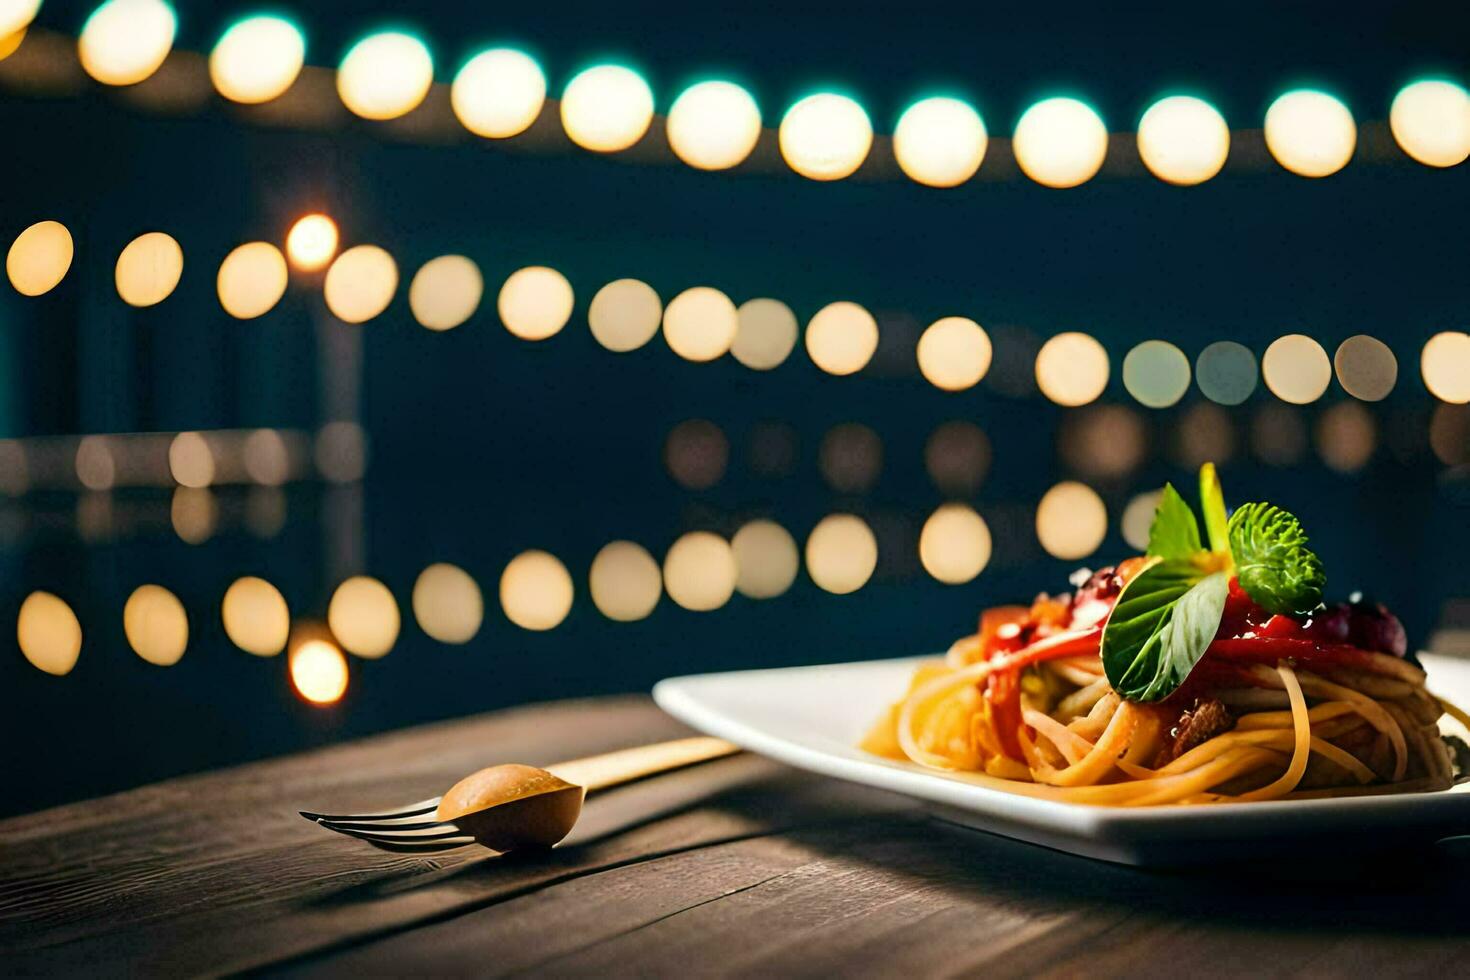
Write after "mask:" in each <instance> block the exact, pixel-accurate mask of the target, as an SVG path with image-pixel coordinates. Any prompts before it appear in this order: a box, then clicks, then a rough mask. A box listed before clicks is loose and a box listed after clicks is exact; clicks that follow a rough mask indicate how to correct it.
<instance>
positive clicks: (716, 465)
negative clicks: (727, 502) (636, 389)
mask: <svg viewBox="0 0 1470 980" xmlns="http://www.w3.org/2000/svg"><path fill="white" fill-rule="evenodd" d="M729 460H730V441H729V440H728V439H726V438H725V433H724V431H723V430H722V429H721V428H720V427H719V426H717V425H715V424H714V423H713V422H707V421H705V420H704V419H689V420H688V421H686V422H680V423H679V424H678V425H676V426H674V428H673V430H672V431H671V432H670V433H669V438H668V440H667V441H666V442H665V443H664V465H665V466H666V467H667V468H668V471H669V475H670V476H672V477H673V478H674V482H675V483H677V484H679V486H681V487H683V488H684V489H686V490H708V489H709V488H710V487H712V486H714V485H715V484H716V483H719V482H720V480H721V479H723V478H724V476H725V468H726V466H727V465H728V464H729Z"/></svg>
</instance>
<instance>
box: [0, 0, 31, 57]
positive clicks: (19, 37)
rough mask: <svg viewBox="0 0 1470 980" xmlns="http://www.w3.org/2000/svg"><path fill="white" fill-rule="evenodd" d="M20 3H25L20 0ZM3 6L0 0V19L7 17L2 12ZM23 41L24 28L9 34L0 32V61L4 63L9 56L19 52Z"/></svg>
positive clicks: (23, 0)
mask: <svg viewBox="0 0 1470 980" xmlns="http://www.w3.org/2000/svg"><path fill="white" fill-rule="evenodd" d="M12 2H13V0H12ZM22 2H25V0H22ZM4 6H5V3H4V0H0V18H5V17H7V15H6V14H5V13H4V12H3V8H4ZM25 39H26V29H25V28H24V27H22V28H20V29H19V30H14V31H10V32H9V33H6V32H4V31H0V61H4V60H5V59H6V58H9V57H10V56H11V55H13V54H15V52H17V51H19V50H20V46H21V42H23V41H24V40H25Z"/></svg>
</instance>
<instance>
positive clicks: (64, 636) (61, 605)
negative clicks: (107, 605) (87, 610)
mask: <svg viewBox="0 0 1470 980" xmlns="http://www.w3.org/2000/svg"><path fill="white" fill-rule="evenodd" d="M15 634H16V641H17V642H18V643H19V644H20V652H21V653H22V654H24V656H25V658H26V659H27V660H29V661H30V662H31V666H33V667H35V668H37V669H39V670H43V671H45V672H46V673H48V674H52V675H54V676H56V677H62V676H65V675H66V674H69V673H71V669H72V668H73V667H75V666H76V665H77V657H78V656H80V655H81V652H82V624H81V623H79V622H78V621H77V614H76V613H74V612H72V610H71V606H69V605H67V604H66V600H64V599H62V598H60V597H59V596H55V595H52V594H51V593H50V592H32V593H31V594H30V595H28V596H26V598H25V601H24V602H22V603H21V604H20V614H19V616H17V618H16V621H15Z"/></svg>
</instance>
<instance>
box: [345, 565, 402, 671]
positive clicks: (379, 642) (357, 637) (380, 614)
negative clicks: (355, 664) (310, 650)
mask: <svg viewBox="0 0 1470 980" xmlns="http://www.w3.org/2000/svg"><path fill="white" fill-rule="evenodd" d="M401 625H402V624H401V622H400V620H399V615H398V602H397V600H395V599H394V598H393V593H392V592H389V591H388V587H387V586H386V585H384V584H383V583H382V582H379V581H378V580H377V579H375V578H372V577H371V576H368V575H354V576H353V577H352V578H349V579H347V580H346V581H345V582H343V583H342V584H341V585H339V586H337V590H336V591H335V592H333V593H332V600H331V602H329V603H328V604H327V626H328V627H330V628H331V630H332V635H333V636H335V637H336V638H337V642H338V643H340V644H342V649H344V650H346V651H347V652H348V653H355V654H357V655H358V656H359V657H367V658H369V659H374V660H375V659H377V658H378V657H381V656H383V655H384V654H386V653H387V652H388V651H389V650H392V649H393V644H395V643H397V642H398V630H399V627H400V626H401Z"/></svg>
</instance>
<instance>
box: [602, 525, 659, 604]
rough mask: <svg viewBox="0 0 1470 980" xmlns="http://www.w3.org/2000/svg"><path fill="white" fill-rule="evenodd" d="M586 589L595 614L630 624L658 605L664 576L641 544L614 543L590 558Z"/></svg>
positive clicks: (605, 546) (630, 542)
mask: <svg viewBox="0 0 1470 980" xmlns="http://www.w3.org/2000/svg"><path fill="white" fill-rule="evenodd" d="M588 587H589V589H590V591H591V592H592V603H593V605H595V606H596V607H597V610H598V612H600V613H602V614H603V615H604V616H606V617H607V618H608V619H611V620H614V621H616V622H619V623H631V622H633V621H635V620H639V619H643V618H644V617H646V616H647V615H648V614H649V613H651V612H653V609H654V607H655V606H657V605H658V597H659V595H660V594H662V592H663V575H662V573H661V572H660V571H659V568H658V562H657V561H654V558H653V556H652V555H650V554H649V553H648V551H647V550H645V549H644V548H643V546H642V545H638V544H634V543H633V542H632V541H613V542H610V543H609V544H606V545H604V546H603V548H602V550H601V551H599V552H598V553H597V557H595V558H593V559H592V571H591V573H590V574H589V576H588Z"/></svg>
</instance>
